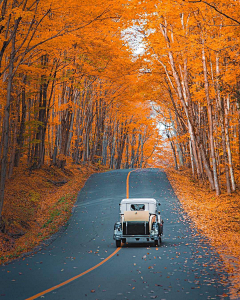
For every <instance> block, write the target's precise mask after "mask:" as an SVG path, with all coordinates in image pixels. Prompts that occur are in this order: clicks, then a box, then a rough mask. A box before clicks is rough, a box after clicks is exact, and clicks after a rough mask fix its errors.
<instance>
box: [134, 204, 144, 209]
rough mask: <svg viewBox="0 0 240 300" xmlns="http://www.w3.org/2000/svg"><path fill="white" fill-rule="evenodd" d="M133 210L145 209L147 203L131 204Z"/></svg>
mask: <svg viewBox="0 0 240 300" xmlns="http://www.w3.org/2000/svg"><path fill="white" fill-rule="evenodd" d="M131 210H145V204H131Z"/></svg>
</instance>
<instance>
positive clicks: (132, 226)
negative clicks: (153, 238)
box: [123, 221, 149, 235]
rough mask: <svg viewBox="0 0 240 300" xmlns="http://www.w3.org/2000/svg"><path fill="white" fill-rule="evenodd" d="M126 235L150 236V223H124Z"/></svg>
mask: <svg viewBox="0 0 240 300" xmlns="http://www.w3.org/2000/svg"><path fill="white" fill-rule="evenodd" d="M123 234H124V235H149V222H136V221H135V222H134V221H131V222H123Z"/></svg>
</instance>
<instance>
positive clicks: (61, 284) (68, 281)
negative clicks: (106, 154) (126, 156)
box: [25, 169, 137, 300]
mask: <svg viewBox="0 0 240 300" xmlns="http://www.w3.org/2000/svg"><path fill="white" fill-rule="evenodd" d="M136 170H137V169H135V170H132V171H130V172H129V173H128V175H127V181H126V197H127V199H128V198H129V177H130V174H131V173H132V172H134V171H136ZM120 250H121V247H119V248H117V249H116V250H115V251H114V252H113V253H112V254H111V255H109V256H108V257H107V258H105V259H104V260H103V261H101V262H100V263H99V264H97V265H95V266H94V267H92V268H90V269H88V270H86V271H84V272H82V273H81V274H78V275H76V276H74V277H72V278H70V279H68V280H66V281H63V282H62V283H59V284H57V285H55V286H53V287H51V288H49V289H47V290H45V291H43V292H41V293H38V294H36V295H34V296H32V297H30V298H26V299H25V300H34V299H37V298H38V297H41V296H43V295H45V294H47V293H50V292H52V291H54V290H56V289H58V288H60V287H62V286H64V285H66V284H68V283H70V282H72V281H74V280H76V279H78V278H80V277H82V276H83V275H85V274H87V273H89V272H91V271H93V270H95V269H97V268H98V267H100V266H101V265H103V264H104V263H105V262H107V261H108V260H109V259H110V258H111V257H113V256H114V255H115V254H116V253H118V251H120Z"/></svg>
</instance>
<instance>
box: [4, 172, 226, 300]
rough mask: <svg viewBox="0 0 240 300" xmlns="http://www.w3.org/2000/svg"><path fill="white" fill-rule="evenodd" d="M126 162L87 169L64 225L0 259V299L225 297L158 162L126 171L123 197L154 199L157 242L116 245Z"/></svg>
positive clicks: (210, 254)
mask: <svg viewBox="0 0 240 300" xmlns="http://www.w3.org/2000/svg"><path fill="white" fill-rule="evenodd" d="M129 171H131V170H116V171H111V172H106V173H100V174H95V175H92V176H91V177H90V178H89V180H88V181H87V182H86V184H85V186H84V188H83V189H82V190H81V192H80V193H79V196H78V201H77V203H76V209H75V211H74V214H73V216H72V217H71V219H70V221H69V225H68V227H67V229H66V230H65V231H64V232H63V233H62V234H60V235H59V237H58V238H57V239H56V240H55V241H53V242H52V244H51V245H50V246H47V247H46V248H45V249H42V250H41V251H39V252H38V253H36V254H32V255H31V256H29V257H27V258H25V259H24V260H23V259H19V260H16V261H14V262H12V263H10V264H8V265H6V266H1V267H0V300H2V299H3V300H6V299H7V300H15V299H16V300H21V299H29V300H30V299H31V300H33V299H47V300H48V299H49V300H61V299H70V300H82V299H86V300H87V299H89V300H95V299H98V300H115V299H116V300H118V299H119V300H121V299H129V300H138V299H161V300H164V299H165V300H175V299H179V300H181V299H184V300H200V299H203V300H206V299H222V295H224V296H225V298H224V299H230V298H229V297H226V296H227V295H228V294H229V292H228V287H227V286H223V285H222V284H221V277H222V276H227V275H226V274H224V273H223V272H221V271H220V270H216V268H215V267H214V265H215V264H217V265H219V264H220V262H219V259H218V256H217V254H216V253H215V252H214V251H213V250H212V249H211V247H210V246H209V245H208V244H207V242H206V241H204V239H203V237H201V236H200V235H196V232H195V231H194V229H191V228H190V220H189V219H188V217H187V215H186V214H185V213H184V212H183V211H182V209H181V205H180V203H179V201H178V199H177V198H176V196H175V194H174V192H173V189H172V187H171V185H170V183H169V181H168V179H167V177H166V174H165V173H164V172H163V171H161V170H160V169H142V170H136V171H134V172H132V173H131V174H130V180H129V197H130V198H131V197H135V198H137V197H150V198H155V199H156V200H158V201H160V202H161V206H160V208H161V215H162V217H163V219H164V222H165V223H164V235H163V237H162V245H161V247H159V248H155V247H154V246H153V244H151V243H149V244H148V243H142V242H129V243H128V244H126V245H124V246H123V247H122V248H118V249H117V250H116V247H115V241H113V239H112V235H113V225H114V223H115V222H116V221H118V219H119V202H120V201H121V199H123V198H125V197H126V178H127V175H128V173H129Z"/></svg>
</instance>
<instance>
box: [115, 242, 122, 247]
mask: <svg viewBox="0 0 240 300" xmlns="http://www.w3.org/2000/svg"><path fill="white" fill-rule="evenodd" d="M116 247H117V248H118V247H121V240H117V241H116Z"/></svg>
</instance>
